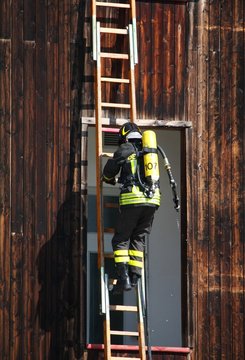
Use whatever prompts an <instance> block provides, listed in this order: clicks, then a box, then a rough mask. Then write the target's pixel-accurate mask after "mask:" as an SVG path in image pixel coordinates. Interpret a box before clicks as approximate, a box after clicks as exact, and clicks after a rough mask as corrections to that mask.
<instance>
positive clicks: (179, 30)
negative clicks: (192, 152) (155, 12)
mask: <svg viewBox="0 0 245 360" xmlns="http://www.w3.org/2000/svg"><path fill="white" fill-rule="evenodd" d="M185 31H186V7H185V5H181V6H175V24H174V33H175V60H174V63H175V109H174V112H175V119H176V120H184V107H185V87H184V85H185V82H184V79H185V66H186V52H185V46H186V44H185V40H186V34H185Z"/></svg>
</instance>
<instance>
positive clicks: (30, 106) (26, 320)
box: [22, 43, 37, 358]
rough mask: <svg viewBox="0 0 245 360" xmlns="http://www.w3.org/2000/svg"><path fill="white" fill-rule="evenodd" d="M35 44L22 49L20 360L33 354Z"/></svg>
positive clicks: (34, 282)
mask: <svg viewBox="0 0 245 360" xmlns="http://www.w3.org/2000/svg"><path fill="white" fill-rule="evenodd" d="M35 61H36V59H35V44H34V43H27V44H25V45H24V77H23V82H24V108H23V109H24V124H23V127H24V128H23V133H24V173H23V181H24V182H23V192H24V218H23V227H24V241H23V290H22V291H23V313H24V316H23V329H22V339H23V340H22V341H23V347H24V351H23V357H24V358H31V357H32V354H34V353H35V347H34V341H33V340H34V332H35V326H34V322H35V320H34V319H35V309H36V305H37V303H35V298H36V295H35V293H36V289H37V288H36V281H35V275H36V272H35V255H36V254H35V227H34V224H35V217H34V216H35V153H34V151H33V150H34V148H35V130H36V122H35V96H34V94H35Z"/></svg>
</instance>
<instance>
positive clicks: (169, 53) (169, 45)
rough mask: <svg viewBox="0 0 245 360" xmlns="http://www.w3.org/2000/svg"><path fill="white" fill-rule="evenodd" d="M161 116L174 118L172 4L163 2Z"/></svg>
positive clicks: (168, 118)
mask: <svg viewBox="0 0 245 360" xmlns="http://www.w3.org/2000/svg"><path fill="white" fill-rule="evenodd" d="M162 21H163V44H162V47H163V48H162V66H163V102H162V107H163V118H164V119H167V120H173V119H174V99H175V97H174V91H175V88H174V86H175V69H174V67H175V64H174V61H175V55H174V44H175V37H174V6H173V5H170V4H164V12H163V20H162Z"/></svg>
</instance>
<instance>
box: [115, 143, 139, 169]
mask: <svg viewBox="0 0 245 360" xmlns="http://www.w3.org/2000/svg"><path fill="white" fill-rule="evenodd" d="M134 153H135V149H134V146H133V145H132V144H131V143H124V144H122V145H120V147H119V149H118V150H117V151H116V152H115V155H114V159H115V160H116V162H117V164H118V165H122V164H123V163H124V162H125V160H126V159H127V158H128V157H129V156H130V155H132V154H134Z"/></svg>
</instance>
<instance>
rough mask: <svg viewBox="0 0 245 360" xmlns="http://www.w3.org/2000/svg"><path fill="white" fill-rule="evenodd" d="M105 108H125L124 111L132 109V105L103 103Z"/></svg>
mask: <svg viewBox="0 0 245 360" xmlns="http://www.w3.org/2000/svg"><path fill="white" fill-rule="evenodd" d="M101 106H103V107H112V108H123V109H130V104H120V103H107V102H103V103H101Z"/></svg>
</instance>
